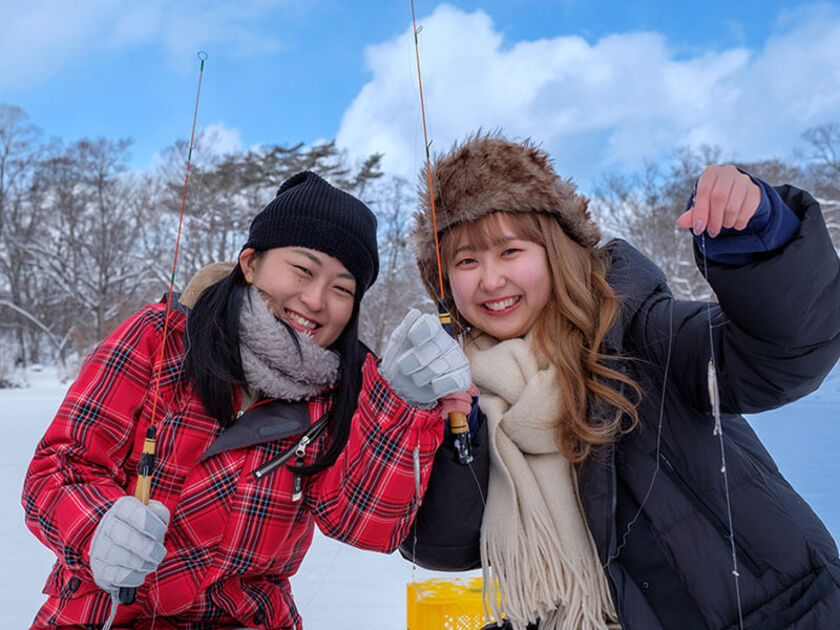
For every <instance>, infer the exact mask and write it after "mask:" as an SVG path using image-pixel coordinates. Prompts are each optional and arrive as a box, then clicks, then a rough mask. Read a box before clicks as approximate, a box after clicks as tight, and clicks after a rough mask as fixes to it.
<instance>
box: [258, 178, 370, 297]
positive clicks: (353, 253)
mask: <svg viewBox="0 0 840 630" xmlns="http://www.w3.org/2000/svg"><path fill="white" fill-rule="evenodd" d="M295 245H297V246H299V247H308V248H309V249H316V250H318V251H319V252H324V253H325V254H328V255H330V256H333V257H334V258H337V259H338V260H340V261H341V264H342V265H344V266H345V267H347V270H348V271H349V272H350V273H352V274H353V277H355V278H356V284H357V285H358V289H359V297H361V293H363V292H364V291H365V290H367V288H368V287H370V285H372V284H373V281H374V280H376V276H377V274H378V273H379V255H378V253H377V247H376V217H375V216H374V214H373V212H371V211H370V209H369V208H368V207H367V206H366V205H365V204H364V203H362V202H361V201H359V200H358V199H356V198H355V197H354V196H353V195H350V194H348V193H346V192H344V191H343V190H339V189H338V188H335V187H334V186H331V185H330V184H328V183H327V182H326V181H324V179H323V178H321V177H320V176H318V175H316V174H315V173H313V172H311V171H303V172H301V173H298V174H297V175H293V176H292V177H290V178H289V179H287V180H286V181H285V182H283V184H282V185H281V186H280V189H279V190H278V191H277V196H276V197H275V198H274V199H273V200H272V201H271V202H270V203H269V204H268V205H267V206H266V207H265V208H263V209H262V210H261V211H260V213H259V214H258V215H257V216H255V217H254V220H253V221H252V222H251V229H250V231H249V233H248V242H247V243H245V245H244V247H243V249H244V248H245V247H253V248H254V249H256V250H257V251H265V250H267V249H271V248H273V247H290V246H295Z"/></svg>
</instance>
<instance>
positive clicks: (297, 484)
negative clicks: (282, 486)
mask: <svg viewBox="0 0 840 630" xmlns="http://www.w3.org/2000/svg"><path fill="white" fill-rule="evenodd" d="M309 442H310V439H309V436H307V435H304V436H303V437H302V438H300V442H298V444H297V448H295V465H297V466H303V464H304V456H305V455H306V447H307V446H308V445H309ZM302 497H303V477H302V476H301V475H299V474H298V473H295V478H294V481H293V482H292V501H300V500H301V498H302Z"/></svg>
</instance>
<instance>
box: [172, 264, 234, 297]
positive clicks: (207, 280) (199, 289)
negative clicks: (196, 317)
mask: <svg viewBox="0 0 840 630" xmlns="http://www.w3.org/2000/svg"><path fill="white" fill-rule="evenodd" d="M234 267H236V263H235V262H230V261H227V262H218V263H212V264H210V265H207V266H206V267H202V268H201V269H199V270H198V271H196V272H195V274H194V275H193V277H192V278H190V281H189V282H188V283H187V286H186V287H185V288H184V292H183V293H181V295H180V296H179V297H178V302H180V303H181V304H182V305H183V306H186V307H187V308H192V307H193V306H195V303H196V302H197V301H198V298H199V296H200V295H201V294H202V293H203V292H204V290H205V289H207V288H208V287H210V286H212V285H214V284H216V283H217V282H218V281H219V280H221V279H222V278H224V277H225V276H228V275H230V272H231V271H233V268H234Z"/></svg>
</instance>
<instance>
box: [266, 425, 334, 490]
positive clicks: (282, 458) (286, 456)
mask: <svg viewBox="0 0 840 630" xmlns="http://www.w3.org/2000/svg"><path fill="white" fill-rule="evenodd" d="M328 419H329V412H327V413H325V414H324V415H323V416H321V417H320V418H319V419H318V420H317V422H315V423H314V424H313V425H312V426H311V427H309V429H308V430H307V431H306V433H304V434H303V435H302V436H301V438H300V439H299V440H298V441H297V442H296V443H295V444H294V445H293V446H292V447H291V448H289V449H287V450H285V451H283V452H282V453H280V454H279V455H278V456H277V457H275V458H274V459H271V460H269V461H267V462H266V463H265V464H263V465H262V466H260V467H258V468H255V469H254V471H253V472H252V474H253V475H254V477H256V478H257V479H258V480H259V479H262V478H263V477H265V476H266V475H268V474H270V473H272V472H274V471H275V470H277V469H278V468H279V467H280V466H282V465H283V464H285V463H286V462H287V461H289V460H290V459H291V458H292V457H294V456H295V455H297V462H296V463H297V464H298V465H301V464H302V463H303V458H304V456H305V455H306V447H307V446H308V445H309V444H310V443H311V442H312V440H314V439H315V438H316V437H317V436H318V435H319V434H320V433H321V431H323V430H324V428H325V427H326V426H327V420H328ZM299 477H300V475H297V474H296V475H295V487H297V486H298V485H301V486H302V485H303V479H299ZM299 498H300V497H298V499H299ZM298 499H295V498H294V496H293V497H292V500H293V501H297V500H298Z"/></svg>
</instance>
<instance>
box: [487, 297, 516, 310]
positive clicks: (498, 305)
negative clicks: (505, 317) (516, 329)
mask: <svg viewBox="0 0 840 630" xmlns="http://www.w3.org/2000/svg"><path fill="white" fill-rule="evenodd" d="M518 301H519V298H518V297H509V298H505V299H504V300H500V301H498V302H485V303H484V306H485V308H487V309H488V310H491V311H502V310H504V309H506V308H508V307H509V306H513V305H514V304H516V303H517V302H518Z"/></svg>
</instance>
